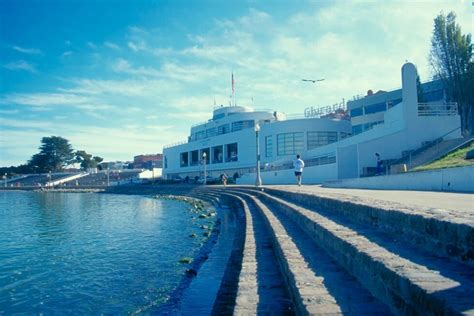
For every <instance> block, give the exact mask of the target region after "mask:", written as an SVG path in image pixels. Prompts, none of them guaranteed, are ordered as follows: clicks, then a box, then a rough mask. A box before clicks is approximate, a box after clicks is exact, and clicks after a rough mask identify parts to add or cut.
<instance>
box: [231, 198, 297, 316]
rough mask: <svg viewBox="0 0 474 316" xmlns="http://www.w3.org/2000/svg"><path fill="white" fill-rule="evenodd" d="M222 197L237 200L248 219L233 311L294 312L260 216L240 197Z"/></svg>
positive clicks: (236, 313)
mask: <svg viewBox="0 0 474 316" xmlns="http://www.w3.org/2000/svg"><path fill="white" fill-rule="evenodd" d="M223 196H228V197H231V198H234V199H235V200H237V201H238V203H239V204H240V207H241V208H242V209H243V211H244V214H245V219H246V223H245V246H244V251H243V257H242V269H241V270H240V275H239V281H238V290H237V297H236V300H235V309H234V314H235V315H255V314H262V313H263V314H270V313H272V312H275V311H278V313H281V314H293V313H294V308H293V304H292V301H291V299H290V296H289V293H288V291H287V289H286V285H285V282H284V279H283V277H282V275H281V272H280V270H279V269H278V263H277V261H276V257H275V254H274V252H273V247H272V245H271V240H270V238H269V234H268V231H267V229H266V227H264V225H263V221H262V218H261V216H260V215H259V214H256V213H255V211H254V210H251V208H249V205H248V204H247V202H246V201H244V200H243V199H242V198H240V197H239V196H236V195H232V194H228V193H223Z"/></svg>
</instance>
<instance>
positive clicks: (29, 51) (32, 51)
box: [12, 45, 43, 55]
mask: <svg viewBox="0 0 474 316" xmlns="http://www.w3.org/2000/svg"><path fill="white" fill-rule="evenodd" d="M12 49H14V50H16V51H17V52H20V53H23V54H29V55H41V54H43V52H42V51H41V50H40V49H38V48H24V47H20V46H16V45H15V46H12Z"/></svg>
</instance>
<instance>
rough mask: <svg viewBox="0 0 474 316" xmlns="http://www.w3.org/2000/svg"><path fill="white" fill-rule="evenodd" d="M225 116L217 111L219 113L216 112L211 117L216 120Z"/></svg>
mask: <svg viewBox="0 0 474 316" xmlns="http://www.w3.org/2000/svg"><path fill="white" fill-rule="evenodd" d="M224 116H225V113H219V114H216V115H214V116H213V117H212V119H213V120H218V119H221V118H223V117H224Z"/></svg>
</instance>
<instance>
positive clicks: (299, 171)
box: [293, 155, 304, 186]
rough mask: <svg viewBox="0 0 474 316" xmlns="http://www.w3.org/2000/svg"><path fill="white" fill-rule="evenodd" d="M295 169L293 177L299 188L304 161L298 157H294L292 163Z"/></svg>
mask: <svg viewBox="0 0 474 316" xmlns="http://www.w3.org/2000/svg"><path fill="white" fill-rule="evenodd" d="M293 166H294V167H295V176H296V181H297V183H298V186H301V176H302V175H303V168H304V161H303V160H302V159H301V158H300V155H296V160H295V161H294V162H293Z"/></svg>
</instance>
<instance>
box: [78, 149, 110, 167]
mask: <svg viewBox="0 0 474 316" xmlns="http://www.w3.org/2000/svg"><path fill="white" fill-rule="evenodd" d="M102 160H104V159H103V158H102V157H99V156H94V157H92V155H91V154H88V153H86V151H85V150H78V151H76V162H79V163H80V164H81V168H82V169H84V170H87V169H89V168H97V165H98V164H99V163H100V162H102Z"/></svg>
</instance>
